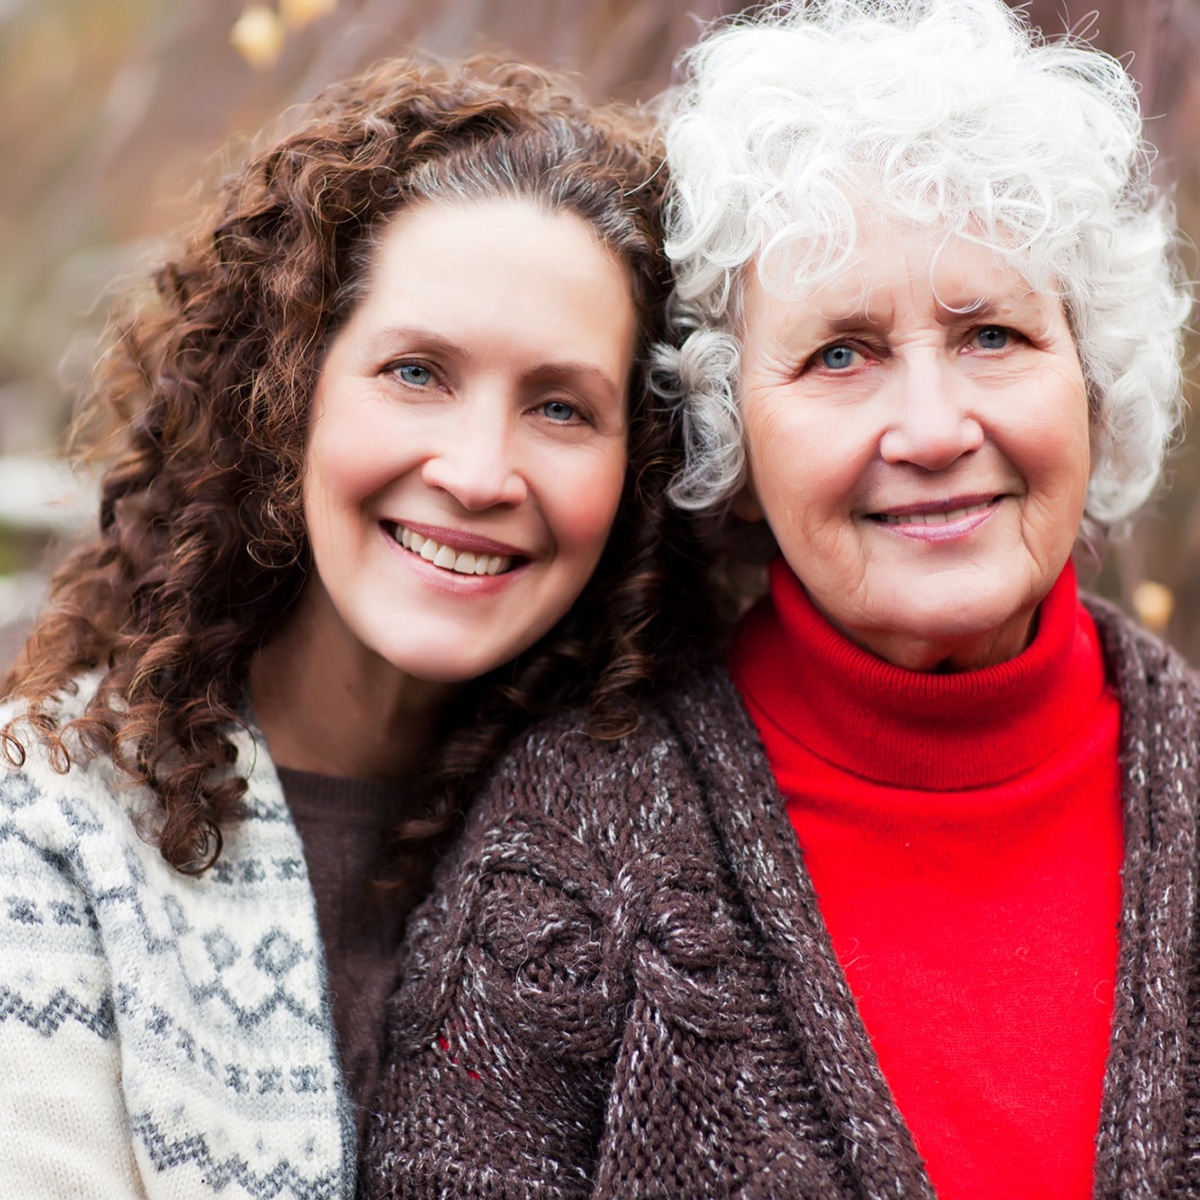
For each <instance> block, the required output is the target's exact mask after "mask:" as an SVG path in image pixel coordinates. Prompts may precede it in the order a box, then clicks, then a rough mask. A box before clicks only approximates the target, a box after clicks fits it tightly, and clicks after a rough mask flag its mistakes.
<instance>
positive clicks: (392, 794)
mask: <svg viewBox="0 0 1200 1200" xmlns="http://www.w3.org/2000/svg"><path fill="white" fill-rule="evenodd" d="M276 770H277V772H278V774H279V782H280V783H281V784H282V786H283V794H284V796H285V797H286V799H287V803H288V808H289V809H290V810H291V812H292V817H293V819H294V820H295V822H296V826H297V828H298V829H299V830H300V840H301V841H302V842H303V844H304V857H305V859H306V861H307V863H308V875H309V879H310V881H311V883H312V888H313V895H314V897H315V898H316V902H317V924H318V926H319V927H320V930H321V942H322V944H323V946H324V949H325V968H326V974H327V977H328V980H329V994H330V1006H331V1009H332V1015H333V1024H334V1028H335V1029H336V1031H337V1038H338V1050H339V1052H340V1055H341V1061H342V1071H343V1073H344V1075H345V1077H346V1088H347V1091H348V1093H349V1095H350V1099H351V1100H352V1101H353V1103H354V1105H355V1110H356V1115H357V1117H358V1126H359V1133H360V1135H361V1133H362V1127H363V1119H364V1118H363V1114H364V1112H365V1108H364V1106H365V1104H366V1103H367V1101H368V1100H369V1099H370V1098H371V1093H372V1091H373V1089H374V1087H375V1083H376V1080H377V1078H378V1073H379V1057H380V1049H381V1046H382V1042H383V1011H384V1003H385V1001H386V999H387V997H388V995H389V994H390V993H391V991H392V989H393V987H394V986H395V971H396V948H397V946H398V945H399V944H400V935H401V933H402V932H403V930H404V917H405V912H406V910H405V909H403V908H401V906H400V905H398V904H397V903H395V900H394V896H392V895H391V894H389V893H388V892H386V891H383V890H381V889H380V888H379V887H378V886H376V884H375V882H374V881H375V880H376V879H377V878H379V877H380V876H381V875H382V874H383V869H384V867H385V866H386V862H385V859H384V852H385V850H386V847H387V845H388V838H389V835H390V834H391V832H392V830H394V829H395V828H396V826H397V824H398V823H399V822H400V820H401V818H402V816H403V815H404V814H405V796H406V790H407V789H406V788H405V786H404V784H403V783H397V782H395V781H392V780H387V779H342V778H338V777H334V776H331V775H319V774H315V773H313V772H311V771H294V770H291V769H289V768H287V767H277V768H276Z"/></svg>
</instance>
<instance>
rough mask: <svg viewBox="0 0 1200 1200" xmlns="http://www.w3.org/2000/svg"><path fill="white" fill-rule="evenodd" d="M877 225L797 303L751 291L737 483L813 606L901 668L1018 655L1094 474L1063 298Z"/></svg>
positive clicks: (960, 244) (928, 240)
mask: <svg viewBox="0 0 1200 1200" xmlns="http://www.w3.org/2000/svg"><path fill="white" fill-rule="evenodd" d="M940 240H941V239H940V238H939V237H938V236H937V234H936V232H931V231H921V230H918V229H916V228H913V227H909V226H906V225H902V224H899V223H886V222H880V223H877V224H876V225H874V226H869V227H863V228H861V229H860V238H859V251H860V253H859V254H858V257H857V265H854V266H851V267H849V268H847V269H846V270H845V271H844V272H843V273H842V274H841V275H840V276H839V277H837V278H836V279H835V280H834V281H833V282H831V283H830V284H828V285H824V286H821V287H818V288H815V289H814V290H813V291H811V292H809V293H808V294H805V295H803V296H802V297H801V298H799V299H780V298H779V297H777V296H774V295H771V294H770V293H769V292H768V291H767V290H766V289H765V288H764V286H763V284H762V282H761V280H760V279H758V278H757V277H756V276H753V275H752V276H751V277H750V278H749V279H748V281H747V287H746V297H745V309H744V333H745V338H744V352H743V357H742V368H741V379H740V393H741V394H740V402H741V408H742V413H743V417H744V420H745V435H746V440H747V449H748V459H749V481H748V484H747V487H746V490H745V492H744V493H743V495H742V496H741V497H740V498H739V501H738V504H737V509H738V511H739V512H741V513H742V514H743V515H745V516H750V517H754V516H758V515H762V516H765V517H766V520H767V522H768V524H769V525H770V527H771V530H772V532H773V533H774V534H775V537H776V539H777V540H778V542H779V546H780V550H781V551H782V553H783V555H784V557H785V558H786V560H787V562H788V564H789V565H790V566H791V568H792V570H793V571H795V573H796V575H797V576H798V577H799V579H800V581H801V582H802V583H803V584H804V586H805V588H806V590H807V591H808V593H809V595H810V597H811V598H812V600H813V602H814V603H815V604H816V605H817V607H818V608H820V609H821V610H822V612H824V614H825V615H826V616H827V617H828V618H829V620H830V621H831V622H832V623H833V624H834V625H835V626H837V627H838V628H839V629H841V630H842V631H843V632H844V633H845V634H847V635H848V636H849V637H850V638H852V639H853V640H854V641H856V642H858V643H859V644H860V645H862V646H864V647H865V648H866V649H868V650H870V651H871V652H872V653H874V654H876V655H878V656H879V657H881V658H884V659H887V660H888V661H890V662H893V663H896V664H898V665H901V666H905V667H910V668H913V669H916V670H935V669H951V670H954V669H959V670H961V669H969V668H973V667H979V666H984V665H987V664H989V663H995V662H1001V661H1003V660H1005V659H1007V658H1010V657H1012V656H1013V655H1015V654H1017V653H1019V652H1020V651H1021V650H1022V649H1023V648H1024V647H1025V645H1026V644H1027V643H1028V640H1029V638H1030V636H1031V633H1032V622H1033V617H1034V614H1035V612H1036V610H1037V606H1038V604H1039V603H1040V601H1041V600H1042V598H1043V597H1044V596H1045V595H1046V593H1047V591H1049V589H1050V587H1051V585H1052V584H1053V583H1054V581H1055V579H1056V578H1057V577H1058V575H1059V573H1060V572H1061V570H1062V569H1063V567H1064V566H1065V565H1066V562H1067V559H1068V557H1069V556H1070V553H1071V548H1072V545H1073V543H1074V541H1075V536H1076V533H1077V531H1078V528H1079V523H1080V520H1081V518H1082V515H1083V507H1084V498H1085V494H1086V491H1087V483H1088V474H1089V428H1088V405H1087V396H1086V390H1085V386H1084V380H1083V373H1082V371H1081V369H1080V365H1079V357H1078V354H1077V353H1076V350H1075V344H1074V340H1073V338H1072V336H1071V332H1070V329H1069V328H1068V326H1067V321H1066V317H1065V315H1064V312H1063V308H1062V304H1061V303H1060V301H1059V300H1058V299H1057V298H1056V297H1054V296H1051V295H1047V294H1045V293H1040V292H1035V291H1033V290H1032V289H1031V288H1030V287H1029V285H1028V283H1027V282H1026V280H1025V279H1024V278H1023V277H1022V276H1021V274H1020V273H1019V272H1018V271H1017V270H1015V269H1014V268H1012V267H1011V266H1007V265H1005V264H1004V263H1003V262H1002V261H1001V260H1000V259H999V258H998V257H996V256H995V255H994V254H993V253H992V252H991V251H989V250H988V249H987V248H985V247H982V246H978V245H974V244H971V243H968V242H965V241H961V240H954V241H951V242H949V243H948V244H946V245H945V246H944V247H941V248H939V243H940Z"/></svg>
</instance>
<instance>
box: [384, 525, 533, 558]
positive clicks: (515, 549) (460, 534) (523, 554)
mask: <svg viewBox="0 0 1200 1200" xmlns="http://www.w3.org/2000/svg"><path fill="white" fill-rule="evenodd" d="M380 524H381V525H384V526H392V527H393V528H399V527H401V526H403V527H404V528H405V529H410V530H412V532H413V533H419V534H420V535H421V536H422V537H427V538H433V540H434V541H435V542H441V543H442V544H443V545H445V546H453V547H454V549H455V550H469V551H470V552H471V553H472V554H492V555H500V556H502V557H504V558H519V559H523V560H527V559H531V558H533V555H532V554H530V553H529V551H528V550H522V549H521V547H520V546H514V545H512V544H511V543H509V542H498V541H496V539H495V538H489V537H484V536H483V535H482V534H478V533H471V532H469V531H468V530H465V529H451V528H450V527H449V526H448V525H424V524H420V523H417V522H413V521H399V520H392V519H385V520H383V521H381V522H380Z"/></svg>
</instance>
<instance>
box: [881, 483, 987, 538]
mask: <svg viewBox="0 0 1200 1200" xmlns="http://www.w3.org/2000/svg"><path fill="white" fill-rule="evenodd" d="M1004 498H1005V496H1004V493H996V492H981V493H978V494H975V495H969V496H952V497H950V498H948V499H944V500H928V501H923V502H918V503H916V504H900V505H893V506H891V507H889V508H886V509H881V510H880V511H878V512H871V513H868V514H866V516H867V520H869V521H871V522H872V523H873V524H875V525H878V526H879V527H880V528H882V529H885V530H887V531H888V532H889V533H895V534H898V535H899V536H900V537H904V538H909V539H911V540H913V541H918V542H945V541H950V540H953V539H955V538H961V537H965V536H966V535H967V534H969V533H973V532H974V531H975V530H976V529H978V528H979V527H980V526H981V525H983V524H985V523H986V522H988V521H990V520H991V518H992V517H993V516H994V515H995V513H996V510H997V508H998V507H999V505H1000V502H1001V501H1002V500H1003V499H1004Z"/></svg>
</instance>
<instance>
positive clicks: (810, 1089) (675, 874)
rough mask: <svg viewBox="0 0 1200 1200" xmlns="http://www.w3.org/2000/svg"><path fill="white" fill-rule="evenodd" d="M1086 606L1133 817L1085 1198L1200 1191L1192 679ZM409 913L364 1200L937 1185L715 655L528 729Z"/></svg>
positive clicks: (1147, 642) (881, 1190) (791, 1193)
mask: <svg viewBox="0 0 1200 1200" xmlns="http://www.w3.org/2000/svg"><path fill="white" fill-rule="evenodd" d="M1094 615H1095V617H1096V620H1097V624H1098V626H1099V629H1100V632H1101V637H1102V640H1103V644H1104V648H1105V654H1106V658H1107V661H1108V664H1109V668H1110V677H1111V678H1112V680H1113V685H1114V687H1115V688H1116V689H1117V690H1118V693H1119V695H1120V700H1121V707H1122V735H1121V747H1122V749H1121V763H1122V770H1123V778H1124V784H1123V799H1124V804H1125V811H1126V818H1125V819H1126V838H1127V851H1126V860H1125V869H1124V898H1123V906H1124V912H1123V918H1122V928H1121V949H1120V961H1119V979H1118V985H1117V996H1116V1001H1115V1012H1114V1032H1113V1041H1112V1050H1111V1055H1110V1060H1109V1064H1108V1070H1107V1077H1106V1081H1105V1094H1104V1107H1103V1114H1102V1121H1101V1128H1100V1130H1099V1134H1098V1140H1097V1162H1096V1186H1095V1194H1096V1196H1097V1197H1114V1198H1115V1197H1135V1196H1136V1197H1165V1196H1192V1195H1200V1086H1198V1077H1200V1067H1198V1065H1197V1064H1198V1058H1200V1055H1198V1051H1200V1035H1198V1034H1197V1031H1196V1030H1195V1029H1191V1030H1189V1016H1191V1018H1192V1023H1193V1024H1196V1023H1200V1021H1198V1020H1197V1018H1200V1007H1198V1005H1197V993H1200V983H1198V979H1200V972H1198V969H1197V958H1196V947H1195V938H1194V932H1193V926H1194V919H1195V893H1196V885H1197V875H1196V808H1197V803H1198V801H1200V770H1198V768H1197V763H1196V749H1197V746H1198V745H1200V736H1198V735H1200V682H1198V681H1197V679H1196V678H1195V676H1193V675H1192V674H1191V673H1190V672H1189V671H1188V669H1187V667H1186V666H1185V665H1184V664H1183V663H1182V661H1181V660H1180V659H1178V658H1177V657H1176V656H1174V655H1173V654H1171V653H1170V652H1169V651H1167V650H1166V649H1164V648H1163V647H1162V646H1161V645H1159V644H1158V643H1157V642H1155V641H1153V640H1152V639H1149V638H1147V637H1146V636H1145V635H1143V634H1141V633H1140V632H1138V631H1136V630H1135V629H1133V628H1132V627H1131V626H1130V625H1129V624H1128V623H1127V622H1126V621H1125V620H1124V619H1123V618H1122V617H1121V616H1120V615H1119V614H1117V613H1115V612H1114V611H1113V610H1111V609H1109V608H1107V607H1106V606H1104V605H1100V604H1096V605H1094ZM409 929H410V934H409V942H408V949H407V955H406V958H405V962H404V964H403V976H402V977H403V979H404V984H403V985H402V988H401V990H400V991H399V992H398V993H397V996H396V997H395V999H394V1001H393V1008H392V1016H391V1029H390V1036H391V1049H390V1058H389V1066H388V1069H387V1071H386V1073H385V1076H384V1082H383V1087H382V1093H381V1103H380V1106H379V1107H380V1109H381V1113H382V1115H381V1116H380V1117H379V1118H378V1119H377V1120H376V1122H375V1124H374V1126H373V1128H372V1131H371V1138H370V1142H369V1144H368V1147H367V1151H366V1155H365V1161H364V1164H363V1171H364V1183H365V1188H366V1192H367V1194H368V1195H370V1196H373V1197H384V1196H390V1197H449V1196H476V1197H496V1198H499V1197H505V1198H506V1200H517V1198H524V1197H528V1198H534V1197H536V1198H539V1200H541V1198H551V1197H553V1198H558V1197H564V1198H565V1197H583V1196H595V1197H614V1198H615V1197H623V1198H642V1197H647V1198H648V1197H664V1198H665V1197H689V1198H690V1197H717V1198H720V1197H734V1196H736V1197H741V1198H745V1200H751V1198H757V1197H762V1198H768V1197H781V1198H782V1197H789V1198H792V1197H810V1198H814V1200H815V1198H822V1200H826V1198H827V1200H834V1198H839V1200H842V1198H851V1197H855V1198H858V1197H880V1198H882V1197H906V1198H907V1197H917V1198H925V1200H932V1197H933V1191H932V1188H931V1186H930V1183H929V1180H928V1177H927V1176H926V1174H925V1172H924V1169H923V1167H922V1164H921V1161H920V1158H919V1156H918V1154H917V1152H916V1149H915V1147H914V1144H913V1141H912V1138H911V1135H910V1134H909V1131H908V1130H907V1128H906V1126H905V1124H904V1121H903V1119H902V1117H901V1116H900V1114H899V1112H898V1111H897V1110H896V1106H895V1104H894V1103H893V1101H892V1098H891V1094H890V1091H889V1089H888V1086H887V1083H886V1081H885V1080H884V1078H883V1076H882V1073H881V1072H880V1070H879V1067H878V1063H877V1061H876V1058H875V1055H874V1052H873V1050H872V1047H871V1044H870V1040H869V1038H868V1037H867V1034H866V1031H865V1030H864V1028H863V1026H862V1022H861V1020H860V1018H859V1016H858V1013H857V1009H856V1006H855V1004H854V1001H853V999H852V997H851V995H850V992H849V989H848V986H847V984H846V981H845V977H844V974H843V973H842V971H841V968H840V966H839V965H838V963H837V960H836V957H835V955H834V952H833V950H832V947H831V945H830V942H829V938H828V935H827V933H826V931H825V928H824V925H823V922H822V920H821V917H820V913H819V910H818V907H817V903H816V898H815V896H814V894H813V891H812V886H811V883H810V882H809V879H808V876H807V874H806V872H805V870H804V867H803V865H802V862H801V857H800V853H799V849H798V847H797V844H796V838H795V834H794V832H793V830H792V827H791V824H790V823H789V821H788V819H787V814H786V809H785V805H784V802H783V800H782V798H781V797H780V795H779V792H778V789H777V788H776V786H775V782H774V780H773V778H772V776H771V772H770V769H769V767H768V765H767V762H766V759H765V756H764V754H763V752H762V749H761V745H760V744H759V741H758V738H757V735H756V733H755V731H754V729H753V726H752V725H751V722H750V720H749V718H748V717H747V715H746V713H745V710H744V708H743V707H742V705H741V702H740V699H739V698H738V696H737V693H736V690H735V689H734V687H733V685H732V683H731V681H730V680H729V678H728V676H727V675H726V674H725V673H724V671H722V670H720V669H714V670H713V671H712V672H711V673H709V674H708V675H704V676H697V677H695V678H693V679H691V680H690V681H689V682H688V683H687V684H686V685H685V686H684V687H682V688H680V689H678V690H677V692H676V693H675V694H674V695H673V697H672V698H671V699H670V700H669V702H668V703H666V704H665V705H664V706H662V707H661V708H659V709H657V710H654V711H648V712H647V713H646V714H645V717H644V719H643V722H642V724H641V727H640V728H639V730H638V731H637V733H635V734H634V735H632V736H631V737H629V738H627V739H625V740H624V741H622V742H618V743H597V742H593V741H591V740H590V739H588V738H587V737H585V736H584V735H583V733H582V732H581V731H580V718H579V716H578V714H576V715H575V717H573V718H571V717H568V718H563V719H557V720H553V721H550V722H549V723H547V724H545V725H543V726H541V727H540V728H539V729H537V730H536V731H535V732H534V733H533V734H532V735H531V736H530V737H529V738H528V739H527V740H526V742H525V743H524V745H523V746H522V747H520V748H518V749H517V750H516V751H514V752H513V753H512V754H510V755H509V757H508V758H507V759H506V761H505V763H504V764H503V765H502V767H501V769H500V771H499V772H498V773H497V775H496V777H495V778H494V780H493V781H492V782H491V784H490V785H489V786H488V788H487V789H486V790H485V793H484V794H483V795H482V796H481V797H480V798H479V800H478V801H477V802H476V806H475V808H474V810H473V812H472V814H471V817H470V819H469V822H468V827H467V830H466V832H465V836H464V838H463V840H462V842H461V844H460V845H459V846H458V848H457V850H456V851H455V852H454V853H453V854H452V856H451V857H450V858H449V859H448V860H447V862H446V863H445V864H444V867H443V871H442V873H441V875H440V877H439V884H438V887H437V890H436V892H435V894H434V895H433V897H431V899H430V900H429V901H428V902H427V903H426V905H425V906H423V908H422V909H420V910H418V912H417V914H415V915H414V917H413V918H412V920H411V921H410V926H409ZM1189 989H1190V994H1189Z"/></svg>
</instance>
